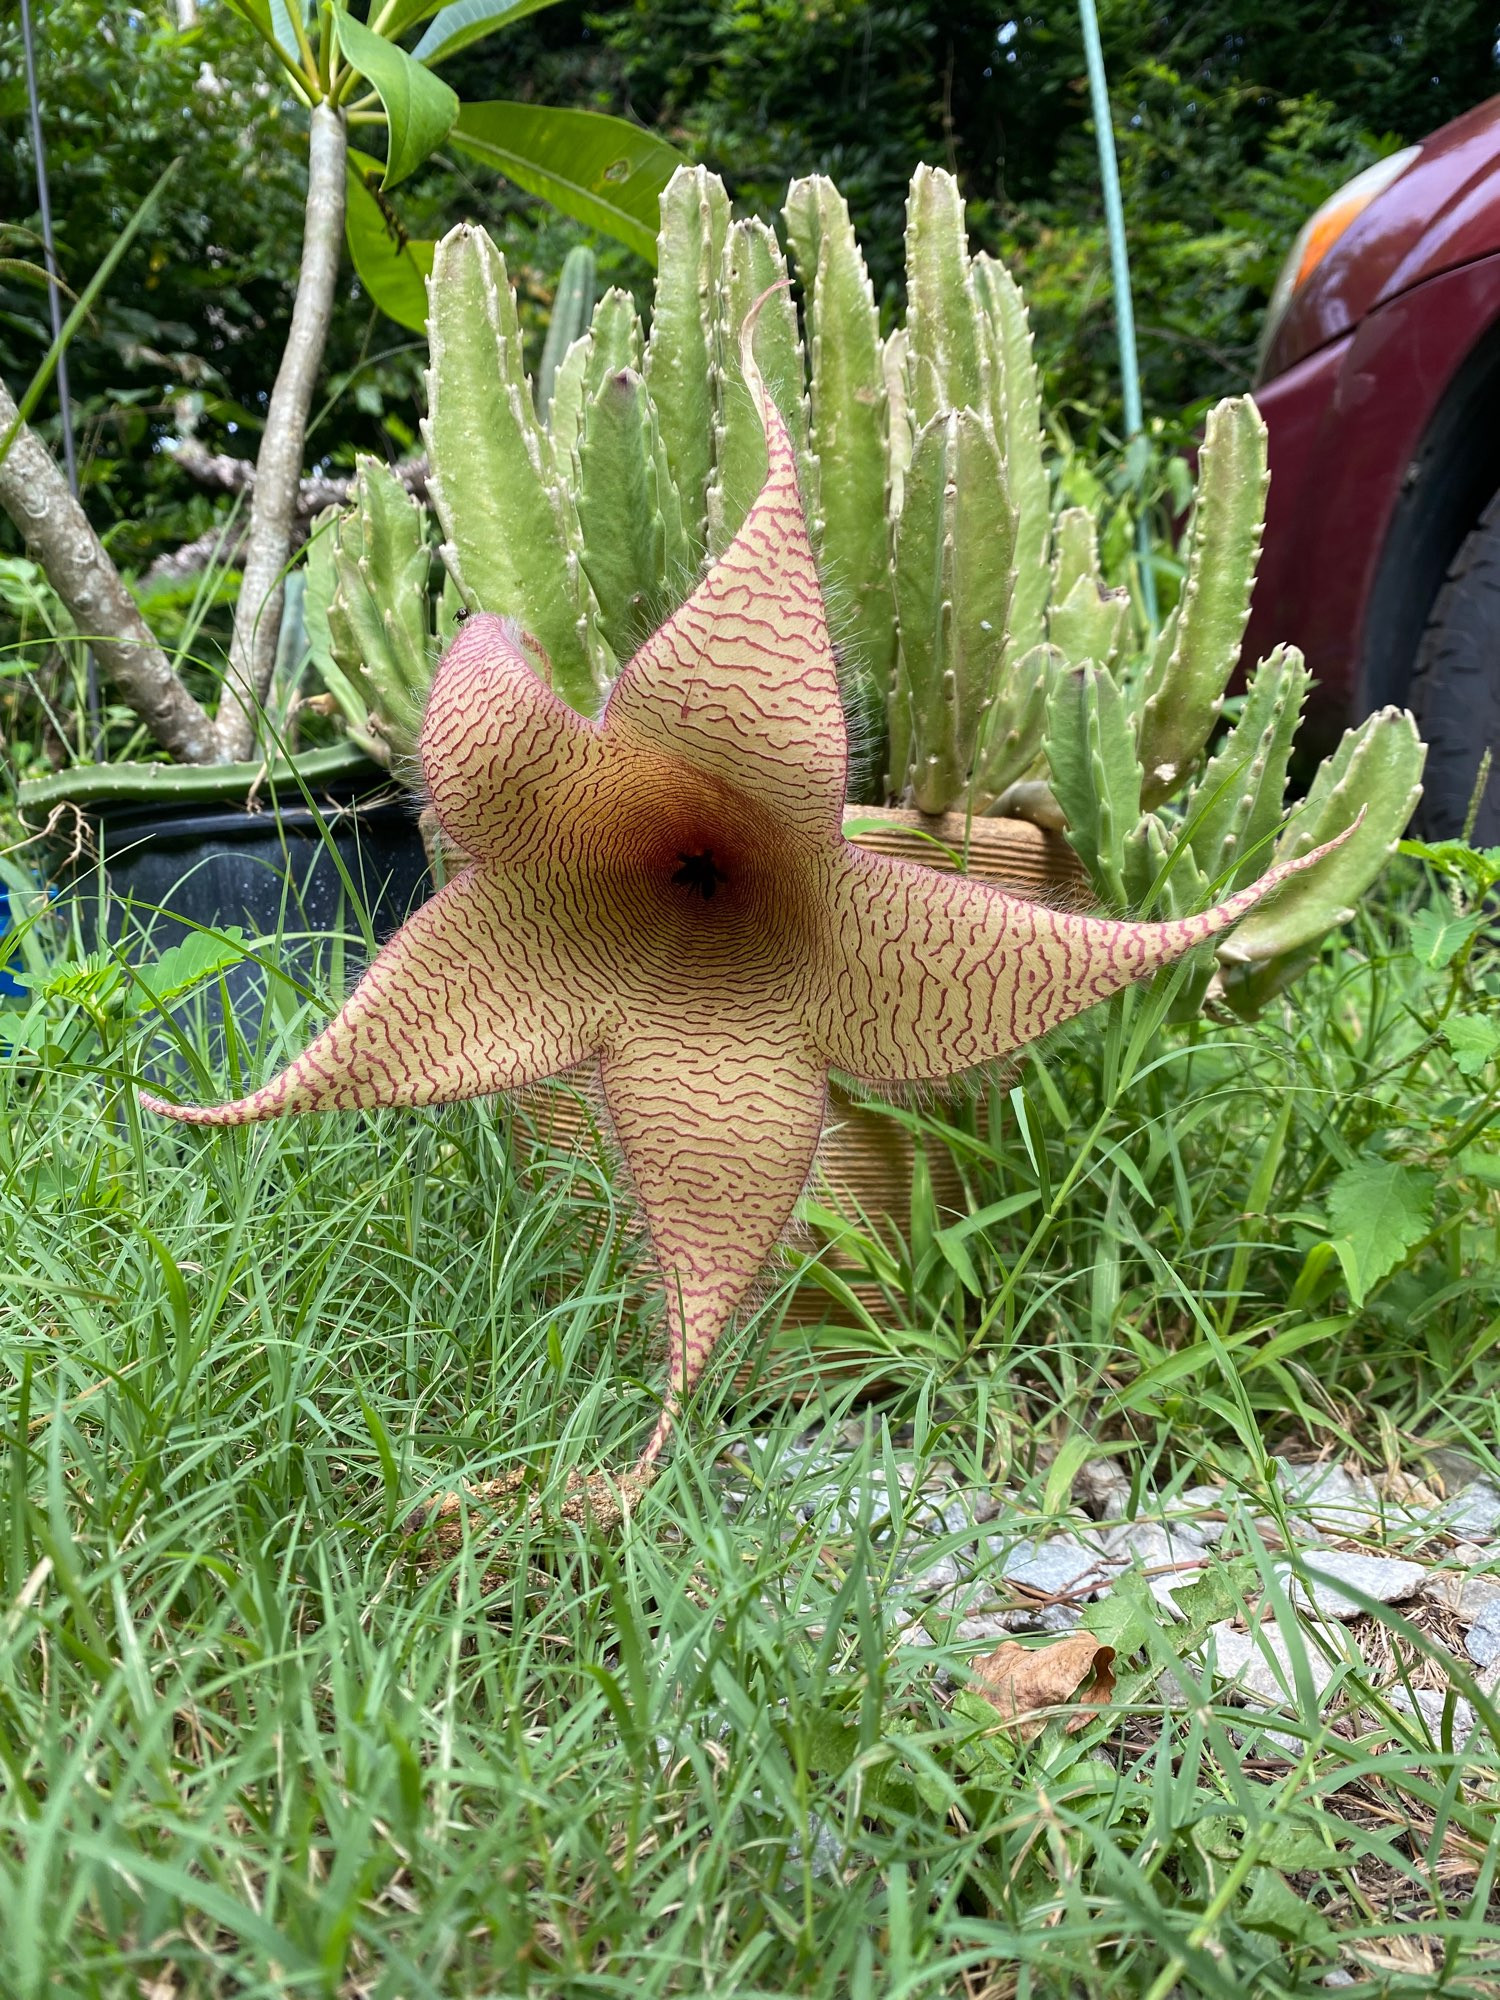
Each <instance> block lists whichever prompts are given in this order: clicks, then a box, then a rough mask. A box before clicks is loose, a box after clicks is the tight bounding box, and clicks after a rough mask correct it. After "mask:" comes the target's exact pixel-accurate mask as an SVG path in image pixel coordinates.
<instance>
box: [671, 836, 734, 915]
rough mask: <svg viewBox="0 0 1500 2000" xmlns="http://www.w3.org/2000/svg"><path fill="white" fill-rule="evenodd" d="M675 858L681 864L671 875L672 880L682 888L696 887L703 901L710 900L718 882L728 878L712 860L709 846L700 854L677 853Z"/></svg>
mask: <svg viewBox="0 0 1500 2000" xmlns="http://www.w3.org/2000/svg"><path fill="white" fill-rule="evenodd" d="M677 859H678V860H679V861H680V862H681V863H682V866H681V867H680V868H679V869H678V871H677V873H676V874H675V875H674V876H673V877H672V880H673V882H675V883H676V884H678V885H679V887H681V888H684V889H696V890H697V892H698V894H699V895H700V896H701V897H702V898H703V900H704V902H705V903H707V902H710V901H711V900H712V898H713V893H714V890H715V889H717V888H718V886H719V884H720V883H721V882H725V881H727V880H728V879H729V878H728V877H727V876H726V875H725V873H724V871H723V869H722V868H720V867H719V865H718V863H717V862H716V861H715V860H714V851H713V849H712V848H711V847H708V848H705V849H704V851H703V852H702V853H701V854H679V855H678V857H677Z"/></svg>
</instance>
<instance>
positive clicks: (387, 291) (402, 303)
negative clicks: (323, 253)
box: [344, 147, 437, 333]
mask: <svg viewBox="0 0 1500 2000" xmlns="http://www.w3.org/2000/svg"><path fill="white" fill-rule="evenodd" d="M383 171H384V169H383V168H382V166H381V163H380V162H379V160H372V159H371V158H370V156H369V155H368V154H367V153H357V152H355V151H354V150H353V148H352V147H351V148H350V152H349V169H348V174H347V176H346V185H347V190H348V206H347V208H346V210H345V215H344V235H345V238H346V240H347V242H348V245H349V255H350V257H351V258H352V259H353V260H354V268H355V271H356V272H357V273H358V275H359V282H360V283H361V284H362V285H363V286H364V288H365V290H366V291H367V292H368V293H369V295H370V297H371V299H372V300H373V301H374V303H375V304H376V305H377V306H379V308H380V310H381V311H382V312H383V313H384V314H385V315H386V317H387V318H388V319H393V320H394V321H395V322H396V324H397V326H405V327H410V328H411V330H412V331H413V332H414V333H422V332H424V331H425V330H426V326H427V280H428V277H429V276H430V275H431V272H432V262H433V258H434V257H435V256H436V255H437V245H436V243H428V242H422V241H419V240H418V239H416V238H414V237H411V236H408V235H407V233H406V231H405V230H404V229H403V228H402V227H401V224H400V222H399V221H398V219H397V217H396V215H395V212H394V210H392V209H391V207H390V205H389V204H388V203H387V202H386V201H385V199H384V197H383V196H382V195H380V194H378V193H377V192H376V190H377V188H378V187H379V184H380V179H381V175H382V173H383Z"/></svg>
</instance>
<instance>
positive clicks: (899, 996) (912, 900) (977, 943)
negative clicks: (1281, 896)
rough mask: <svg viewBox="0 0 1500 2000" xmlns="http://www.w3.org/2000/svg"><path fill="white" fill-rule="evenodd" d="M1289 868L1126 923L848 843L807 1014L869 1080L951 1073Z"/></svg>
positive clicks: (1104, 995)
mask: <svg viewBox="0 0 1500 2000" xmlns="http://www.w3.org/2000/svg"><path fill="white" fill-rule="evenodd" d="M1336 844H1337V843H1330V845H1336ZM1325 852H1327V849H1325V848H1319V849H1318V850H1317V852H1316V853H1314V854H1309V855H1307V856H1306V857H1305V858H1304V859H1303V860H1300V861H1297V862H1293V863H1291V864H1290V870H1291V871H1299V870H1301V869H1302V868H1306V867H1310V866H1311V865H1312V864H1313V862H1315V861H1316V860H1318V859H1319V858H1320V857H1321V856H1322V855H1323V854H1324V853H1325ZM1288 872H1289V870H1288V869H1287V868H1285V867H1284V868H1278V869H1272V870H1270V871H1269V872H1268V873H1267V874H1265V875H1263V876H1262V877H1261V878H1260V880H1259V881H1258V882H1254V883H1252V884H1251V886H1250V887H1249V888H1248V889H1242V890H1241V891H1240V893H1239V894H1238V895H1237V896H1231V897H1230V898H1229V900H1228V901H1227V902H1224V903H1220V904H1219V905H1218V907H1217V908H1215V909H1212V910H1205V911H1204V912H1203V913H1202V914H1201V915H1199V916H1193V917H1183V918H1181V919H1179V920H1178V921H1176V922H1174V923H1165V924H1132V923H1115V922H1112V921H1111V920H1110V919H1108V918H1105V917H1090V916H1084V915H1081V914H1079V913H1077V912H1074V911H1068V910H1052V909H1048V908H1047V907H1046V906H1045V905H1044V904H1041V903H1027V902H1023V901H1022V900H1021V899H1020V898H1019V897H1016V896H1011V895H1007V894H1006V892H1005V891H1004V890H1003V889H996V888H993V887H991V886H989V885H988V884H986V883H983V882H973V881H970V880H969V879H968V878H967V877H965V876H962V875H947V874H939V873H938V872H937V871H936V870H935V869H931V868H923V867H922V866H920V865H919V864H918V863H916V862H912V861H903V860H898V859H896V858H894V857H892V856H888V855H880V854H867V853H864V852H862V851H861V850H860V849H858V848H855V847H845V849H844V851H843V854H842V855H841V856H840V857H838V859H837V860H836V861H835V862H834V864H833V866H832V867H831V869H830V872H829V881H828V888H827V908H828V913H829V917H830V920H831V922H832V925H833V934H834V940H835V943H834V947H833V954H832V963H833V968H834V970H833V981H832V985H831V989H830V991H829V992H828V994H827V995H826V997H825V999H824V1002H823V1005H822V1007H821V1009H820V1018H819V1020H818V1022H817V1023H816V1026H815V1031H814V1032H815V1035H816V1038H817V1041H818V1045H819V1047H820V1048H821V1049H822V1050H823V1052H824V1055H825V1057H826V1059H827V1061H828V1062H829V1063H830V1064H831V1066H832V1067H833V1068H835V1069H840V1070H844V1071H846V1072H847V1073H848V1074H849V1075H851V1076H855V1077H859V1078H862V1079H864V1080H865V1081H867V1082H871V1083H898V1082H899V1083H918V1082H929V1081H938V1080H940V1079H942V1078H944V1077H951V1076H956V1075H958V1074H960V1073H961V1072H962V1071H963V1070H966V1069H973V1068H976V1067H977V1066H978V1065H979V1064H981V1063H986V1062H992V1061H994V1060H995V1058H996V1057H998V1056H1003V1055H1005V1054H1007V1053H1008V1052H1009V1051H1010V1050H1012V1049H1017V1048H1020V1047H1022V1046H1023V1045H1024V1044H1025V1043H1027V1042H1033V1041H1036V1040H1037V1039H1038V1038H1039V1037H1040V1036H1042V1035H1045V1034H1046V1033H1048V1031H1049V1030H1050V1029H1052V1028H1055V1027H1058V1026H1059V1025H1060V1024H1061V1023H1062V1022H1064V1021H1070V1020H1072V1018H1073V1017H1074V1015H1075V1014H1081V1013H1082V1012H1083V1011H1084V1009H1085V1008H1086V1007H1092V1006H1094V1005H1095V1004H1096V1003H1097V1002H1098V1001H1100V1000H1107V999H1108V998H1109V996H1110V995H1111V994H1112V993H1118V992H1120V991H1121V990H1122V988H1124V987H1126V986H1129V985H1131V984H1133V982H1134V981H1136V980H1138V979H1145V978H1147V977H1148V976H1149V975H1150V974H1151V973H1153V972H1158V971H1160V970H1161V968H1162V967H1163V966H1167V965H1172V964H1174V963H1175V962H1176V961H1177V960H1178V959H1180V958H1182V957H1184V956H1185V955H1186V954H1187V953H1188V952H1189V951H1191V950H1193V949H1194V947H1195V946H1197V945H1200V944H1204V943H1206V942H1207V941H1208V940H1209V939H1210V938H1214V937H1217V936H1218V935H1219V934H1220V933H1221V932H1222V931H1225V930H1227V929H1228V928H1229V926H1230V925H1231V924H1233V923H1235V922H1236V921H1237V920H1238V919H1239V918H1240V917H1242V916H1243V915H1244V914H1245V912H1246V911H1247V910H1249V909H1251V908H1252V907H1253V906H1254V905H1255V904H1256V903H1258V902H1259V901H1260V899H1261V897H1262V896H1264V895H1266V894H1267V893H1268V892H1269V891H1270V890H1272V889H1274V888H1275V887H1276V885H1277V883H1278V882H1280V881H1283V880H1284V879H1285V877H1286V874H1287V873H1288Z"/></svg>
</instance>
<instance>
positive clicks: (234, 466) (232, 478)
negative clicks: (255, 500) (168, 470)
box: [172, 437, 427, 520]
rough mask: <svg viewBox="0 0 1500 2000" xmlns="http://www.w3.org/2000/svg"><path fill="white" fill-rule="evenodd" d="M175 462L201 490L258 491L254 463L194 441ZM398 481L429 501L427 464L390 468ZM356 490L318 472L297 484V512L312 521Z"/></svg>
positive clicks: (179, 449)
mask: <svg viewBox="0 0 1500 2000" xmlns="http://www.w3.org/2000/svg"><path fill="white" fill-rule="evenodd" d="M172 456H173V458H174V459H175V460H176V461H177V463H178V464H179V465H180V466H181V467H182V469H183V471H184V472H185V473H187V474H188V476H189V478H192V479H196V480H197V481H198V484H199V485H200V486H217V487H219V488H220V489H221V490H222V491H223V492H225V493H253V492H254V491H255V480H256V472H255V461H254V460H253V459H249V458H236V457H234V455H233V454H232V453H231V452H227V451H210V450H209V448H208V446H207V445H206V444H201V443H200V442H199V441H198V439H197V438H195V437H185V438H182V439H181V440H180V441H179V442H178V443H177V445H176V446H174V448H173V451H172ZM391 470H392V472H393V473H394V474H395V476H396V478H397V479H399V480H400V481H401V484H402V485H403V486H404V487H405V488H406V490H407V492H408V493H410V494H411V495H412V497H413V498H414V499H416V500H421V501H425V500H426V498H427V460H426V458H425V457H422V458H409V459H407V460H406V461H405V462H404V463H403V464H401V465H394V466H392V467H391ZM353 489H354V481H353V479H352V478H350V477H347V476H343V475H334V474H332V473H322V472H315V473H313V474H311V475H310V476H309V477H308V478H306V479H302V480H299V481H298V485H297V499H296V511H297V513H298V515H299V516H300V517H301V518H302V519H303V520H311V519H312V517H313V515H314V514H321V513H322V511H323V509H324V508H325V507H342V506H343V505H344V503H345V501H347V499H348V498H349V495H350V493H351V492H352V491H353Z"/></svg>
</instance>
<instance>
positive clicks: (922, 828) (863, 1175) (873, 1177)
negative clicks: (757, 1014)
mask: <svg viewBox="0 0 1500 2000" xmlns="http://www.w3.org/2000/svg"><path fill="white" fill-rule="evenodd" d="M844 831H845V833H846V834H847V835H848V837H849V839H850V840H852V841H854V842H856V843H857V844H858V845H859V846H861V847H868V848H870V849H872V850H873V851H874V852H876V853H878V854H893V855H899V856H903V857H905V858H907V859H910V860H913V861H921V862H923V863H925V864H926V866H927V867H929V868H945V869H948V868H951V869H959V868H961V869H962V872H963V873H965V874H967V875H972V876H974V877H975V878H976V879H977V880H979V881H982V882H994V883H996V884H998V885H999V886H1000V887H1002V888H1006V889H1013V890H1014V891H1015V892H1016V894H1017V895H1020V896H1025V897H1027V898H1028V899H1030V900H1031V901H1034V902H1040V903H1056V902H1062V903H1066V904H1077V903H1079V902H1081V901H1083V900H1084V899H1085V898H1086V895H1087V889H1086V885H1085V878H1084V875H1083V872H1082V870H1081V869H1080V867H1079V865H1078V860H1077V857H1076V856H1075V855H1074V853H1073V850H1072V849H1071V848H1070V847H1069V846H1068V844H1067V842H1066V841H1065V840H1064V839H1063V837H1062V835H1061V834H1060V833H1052V832H1048V831H1045V830H1044V829H1043V828H1041V827H1039V826H1033V825H1032V824H1031V823H1030V821H1028V820H1019V819H973V820H965V818H964V816H963V814H962V813H947V814H944V815H943V816H942V817H941V818H928V817H927V816H926V815H924V814H922V813H918V812H912V811H909V810H906V809H905V808H901V807H890V806H853V807H850V809H849V810H848V811H847V812H846V813H845V815H844ZM521 1105H522V1114H523V1115H522V1118H521V1119H520V1120H519V1121H518V1127H519V1128H528V1129H529V1131H530V1133H531V1134H532V1135H533V1143H534V1147H535V1154H536V1155H537V1156H541V1155H544V1154H546V1153H549V1152H550V1153H556V1152H558V1151H560V1150H564V1149H569V1148H573V1147H575V1146H577V1145H579V1144H580V1142H582V1143H583V1144H584V1145H585V1147H588V1146H591V1145H598V1144H601V1143H602V1140H601V1138H600V1135H599V1127H598V1124H597V1113H593V1112H591V1111H590V1109H589V1108H588V1106H587V1104H586V1103H585V1102H584V1101H583V1099H581V1097H580V1095H579V1093H578V1091H577V1089H576V1088H573V1087H569V1086H568V1085H565V1084H542V1085H540V1086H539V1087H538V1088H537V1089H535V1090H532V1091H527V1092H525V1093H524V1094H523V1097H522V1100H521ZM915 1164H916V1161H915V1147H914V1144H913V1141H912V1138H911V1135H910V1133H909V1132H907V1131H906V1130H905V1128H904V1127H903V1126H902V1125H900V1124H899V1123H898V1122H897V1121H896V1120H895V1119H894V1118H888V1117H886V1116H884V1115H883V1114H882V1113H881V1111H880V1110H878V1109H872V1108H871V1107H869V1106H868V1105H865V1104H862V1103H858V1102H856V1101H855V1100H854V1099H853V1098H852V1097H851V1096H850V1095H849V1093H848V1092H847V1091H843V1090H840V1089H839V1088H838V1087H837V1086H835V1087H834V1089H833V1092H832V1096H831V1105H830V1118H829V1129H828V1135H827V1138H826V1139H825V1142H824V1146H823V1151H822V1153H821V1155H820V1157H819V1161H818V1169H819V1172H818V1179H819V1186H818V1199H819V1201H820V1202H821V1203H822V1204H823V1206H824V1207H827V1208H832V1209H836V1210H837V1211H838V1212H839V1213H841V1214H844V1215H847V1216H848V1217H849V1218H850V1219H851V1221H857V1220H858V1218H859V1217H860V1216H861V1215H863V1216H864V1217H866V1218H867V1219H868V1221H869V1222H870V1223H871V1224H873V1225H874V1227H875V1228H876V1229H877V1230H878V1231H879V1232H880V1233H881V1234H882V1235H889V1234H890V1233H891V1232H895V1233H896V1234H898V1235H899V1236H900V1237H902V1238H903V1239H904V1238H906V1237H907V1236H908V1235H909V1233H910V1229H911V1190H912V1175H913V1171H914V1168H915ZM928 1170H929V1172H930V1173H931V1176H932V1188H933V1195H934V1197H935V1199H936V1202H937V1207H938V1210H939V1213H947V1214H950V1215H955V1216H956V1215H958V1214H961V1213H962V1205H963V1189H962V1185H961V1183H960V1181H959V1177H958V1172H957V1169H956V1168H955V1166H954V1164H953V1160H952V1157H951V1155H950V1154H948V1153H947V1152H946V1151H943V1150H941V1149H938V1150H936V1151H935V1152H934V1153H933V1154H932V1155H929V1158H928ZM828 1261H829V1263H830V1265H831V1268H834V1269H838V1268H839V1266H838V1263H837V1260H836V1259H831V1258H830V1259H829V1260H828ZM852 1289H853V1291H854V1292H855V1294H856V1296H857V1297H858V1298H859V1299H860V1302H861V1303H862V1304H863V1305H864V1306H865V1307H866V1308H867V1310H868V1311H869V1312H870V1313H871V1314H872V1316H873V1317H874V1318H876V1319H877V1320H880V1321H883V1322H885V1323H887V1324H890V1323H892V1315H891V1313H890V1311H889V1309H888V1307H887V1306H886V1303H885V1301H884V1299H883V1297H882V1295H881V1293H880V1291H879V1289H878V1287H876V1286H874V1285H869V1284H863V1283H860V1282H859V1281H857V1280H855V1281H853V1283H852ZM838 1315H839V1308H838V1305H837V1303H836V1302H835V1301H834V1300H833V1299H831V1298H830V1297H829V1295H828V1293H827V1292H825V1291H823V1290H822V1289H821V1288H820V1287H818V1286H817V1285H814V1284H811V1283H806V1282H804V1283H803V1284H802V1285H800V1286H798V1288H797V1290H796V1292H795V1293H794V1294H793V1296H792V1299H791V1301H790V1303H789V1305H788V1307H787V1310H786V1324H787V1325H789V1326H822V1325H833V1326H837V1325H840V1324H843V1323H845V1322H843V1321H841V1319H840V1318H839V1316H838ZM770 1373H771V1374H772V1375H773V1376H774V1375H775V1373H776V1369H775V1367H774V1364H773V1365H772V1367H771V1369H770ZM764 1374H765V1371H764V1370H763V1371H762V1379H764Z"/></svg>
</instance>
